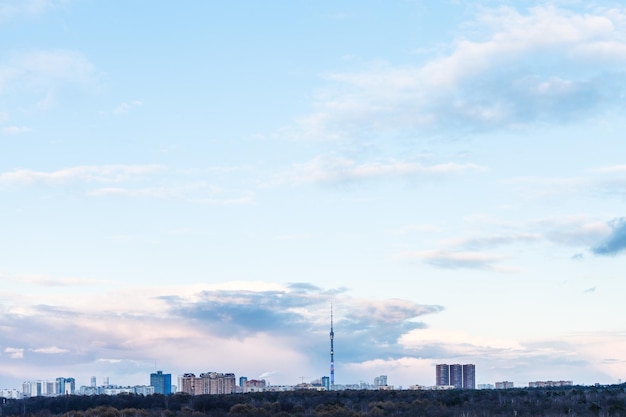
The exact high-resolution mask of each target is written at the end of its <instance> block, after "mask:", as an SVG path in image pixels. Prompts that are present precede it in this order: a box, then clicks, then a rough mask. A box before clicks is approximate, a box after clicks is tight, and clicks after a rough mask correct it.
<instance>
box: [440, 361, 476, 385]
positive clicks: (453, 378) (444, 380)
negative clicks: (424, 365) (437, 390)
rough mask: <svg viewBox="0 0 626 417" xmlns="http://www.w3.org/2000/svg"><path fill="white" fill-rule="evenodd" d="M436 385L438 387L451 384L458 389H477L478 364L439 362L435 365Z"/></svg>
mask: <svg viewBox="0 0 626 417" xmlns="http://www.w3.org/2000/svg"><path fill="white" fill-rule="evenodd" d="M435 385H436V386H437V387H446V386H451V387H454V388H456V389H475V388H476V365H474V364H465V365H461V364H453V365H448V364H445V363H442V364H438V365H436V366H435Z"/></svg>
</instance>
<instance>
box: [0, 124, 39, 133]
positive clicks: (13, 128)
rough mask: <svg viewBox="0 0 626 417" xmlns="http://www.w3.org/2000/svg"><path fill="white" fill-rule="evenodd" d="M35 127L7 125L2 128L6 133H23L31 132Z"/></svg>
mask: <svg viewBox="0 0 626 417" xmlns="http://www.w3.org/2000/svg"><path fill="white" fill-rule="evenodd" d="M32 130H33V129H31V128H30V127H26V126H6V127H3V128H2V133H4V134H5V135H21V134H22V133H28V132H31V131H32Z"/></svg>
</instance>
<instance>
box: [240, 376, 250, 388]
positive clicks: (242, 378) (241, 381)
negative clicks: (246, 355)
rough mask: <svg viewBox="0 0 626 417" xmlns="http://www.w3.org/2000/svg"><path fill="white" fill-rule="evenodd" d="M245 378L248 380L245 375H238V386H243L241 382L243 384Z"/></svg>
mask: <svg viewBox="0 0 626 417" xmlns="http://www.w3.org/2000/svg"><path fill="white" fill-rule="evenodd" d="M247 380H248V377H247V376H240V377H239V387H241V388H243V384H245V383H246V381H247Z"/></svg>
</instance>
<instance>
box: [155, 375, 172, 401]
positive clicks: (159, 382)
mask: <svg viewBox="0 0 626 417" xmlns="http://www.w3.org/2000/svg"><path fill="white" fill-rule="evenodd" d="M150 385H151V386H153V387H154V393H155V394H163V395H169V394H171V393H172V374H164V373H163V371H156V373H154V374H150Z"/></svg>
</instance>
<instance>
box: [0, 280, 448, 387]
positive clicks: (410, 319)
mask: <svg viewBox="0 0 626 417" xmlns="http://www.w3.org/2000/svg"><path fill="white" fill-rule="evenodd" d="M181 294H182V293H181ZM181 294H171V295H161V296H150V295H145V296H142V295H139V294H132V295H131V294H126V293H123V294H122V293H120V294H117V295H115V296H114V297H116V299H117V301H116V302H115V303H113V304H111V305H107V303H106V302H104V303H102V302H101V301H103V300H98V301H96V300H93V301H92V303H93V304H97V305H101V306H102V308H101V309H96V308H94V309H85V308H84V307H80V306H79V307H77V308H74V307H72V306H71V305H70V306H67V307H61V306H54V305H27V304H25V305H22V306H11V305H4V306H2V308H3V310H4V311H3V314H2V315H1V316H0V330H1V331H2V336H3V337H2V340H1V341H0V369H2V371H0V375H5V377H6V376H7V373H8V372H13V373H14V377H15V378H41V377H46V375H51V376H58V375H64V374H76V375H74V376H79V377H80V376H82V377H83V378H84V377H86V375H82V374H87V375H89V374H88V373H92V372H93V373H94V374H95V372H101V373H100V375H111V376H114V375H115V376H116V377H118V378H120V377H121V378H124V375H127V376H130V375H135V374H138V375H144V376H145V372H146V370H149V369H150V368H151V365H150V362H152V361H153V360H158V361H159V363H168V364H170V365H171V364H177V366H182V367H184V369H181V370H182V371H187V370H189V367H190V366H191V367H194V366H198V367H202V366H206V365H205V364H204V362H203V361H202V360H200V359H199V360H198V361H197V362H198V363H197V365H194V363H195V361H194V359H193V358H195V357H196V356H198V357H201V356H202V355H201V354H200V352H204V350H205V349H206V348H207V346H213V348H212V349H215V350H220V351H222V352H223V354H227V353H229V352H231V351H230V350H229V349H231V348H232V349H241V348H243V346H245V345H247V344H248V343H257V344H258V345H257V346H258V349H257V350H258V351H257V352H255V354H254V358H255V359H254V362H255V363H254V365H253V366H258V367H260V368H265V369H270V368H272V369H276V367H277V366H281V365H280V362H276V361H277V359H276V357H275V353H273V349H274V348H276V349H278V350H279V352H280V354H281V358H285V357H289V356H291V355H293V356H294V357H293V358H291V359H284V361H285V362H284V363H285V364H287V365H282V366H287V367H288V366H290V365H288V363H291V362H290V361H293V360H302V358H303V357H304V358H306V360H307V363H308V364H309V365H307V366H314V367H317V368H320V367H322V366H323V364H325V363H327V362H328V360H329V357H328V355H329V354H328V351H329V343H330V341H329V331H330V302H331V300H332V302H333V306H334V325H335V342H336V345H335V346H336V348H335V349H336V354H337V362H338V363H359V362H361V361H367V360H373V359H388V358H400V357H406V356H414V357H417V356H415V355H417V354H418V353H419V352H418V351H417V350H415V349H412V348H407V347H405V346H404V345H403V344H401V343H400V339H401V337H402V336H403V335H405V334H406V333H408V332H410V331H412V330H415V329H420V328H424V327H426V326H425V324H424V323H423V322H422V321H420V318H421V317H423V316H425V315H428V314H435V313H438V312H440V311H442V310H443V307H441V306H437V305H422V304H417V303H415V302H412V301H408V300H400V299H388V300H375V301H374V300H369V299H356V298H352V297H350V296H349V292H348V290H346V289H344V288H337V289H324V288H320V287H318V286H315V285H313V284H310V283H292V284H287V285H285V286H283V287H280V288H278V289H275V288H273V289H266V290H258V291H252V290H224V289H215V290H204V291H200V292H195V293H185V295H181ZM106 299H108V296H107V297H106ZM83 301H84V300H83ZM85 302H88V303H90V302H89V301H85ZM127 302H131V303H133V305H132V306H131V305H125V304H124V303H127ZM79 305H82V303H79ZM274 341H275V343H274ZM242 352H243V350H242V351H239V353H234V352H232V355H233V358H231V359H229V361H227V362H224V363H222V364H221V365H220V366H227V367H229V368H231V369H232V368H233V367H235V366H239V367H242V366H245V367H246V368H245V369H248V367H249V366H250V364H249V363H247V365H245V364H242V363H241V358H240V359H236V357H238V356H237V355H238V354H243V353H242ZM420 352H421V351H420ZM422 353H425V352H422ZM181 355H182V356H184V357H183V358H182V359H181V358H179V356H181ZM294 358H297V359H294ZM246 360H248V361H250V359H249V358H248V359H246ZM259 361H261V362H259ZM264 361H267V363H266V362H264ZM312 364H315V365H312ZM209 365H210V364H209ZM320 365H321V366H320ZM211 366H214V365H211ZM18 368H19V369H18ZM245 369H242V370H245ZM191 370H192V371H193V370H194V369H193V368H192V369H191ZM258 371H259V369H256V370H255V372H258ZM281 372H285V369H282V370H281Z"/></svg>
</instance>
